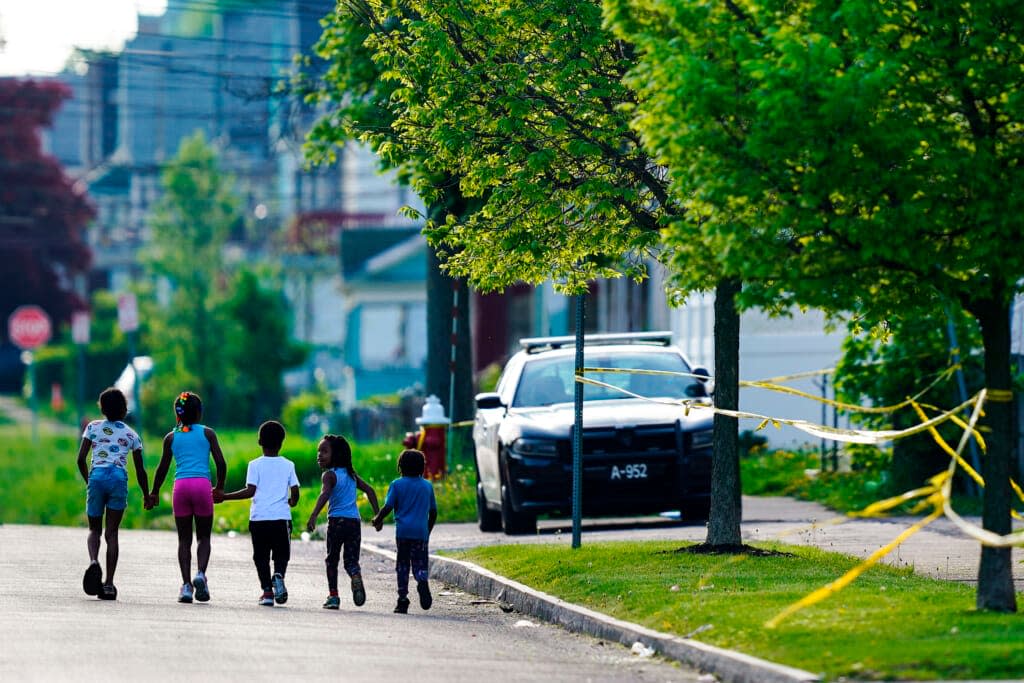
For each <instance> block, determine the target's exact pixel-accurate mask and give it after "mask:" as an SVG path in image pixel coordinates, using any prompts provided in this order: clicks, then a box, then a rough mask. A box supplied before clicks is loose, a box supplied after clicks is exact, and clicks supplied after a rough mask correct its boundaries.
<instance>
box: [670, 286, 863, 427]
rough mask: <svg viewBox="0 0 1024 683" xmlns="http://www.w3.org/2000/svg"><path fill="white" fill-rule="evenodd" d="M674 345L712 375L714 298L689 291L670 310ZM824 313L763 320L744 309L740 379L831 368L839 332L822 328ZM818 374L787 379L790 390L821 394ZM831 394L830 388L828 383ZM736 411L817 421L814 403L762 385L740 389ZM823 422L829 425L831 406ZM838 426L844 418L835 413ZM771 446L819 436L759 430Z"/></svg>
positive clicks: (837, 354) (748, 423)
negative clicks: (682, 302) (683, 302)
mask: <svg viewBox="0 0 1024 683" xmlns="http://www.w3.org/2000/svg"><path fill="white" fill-rule="evenodd" d="M670 316H671V320H672V325H671V327H672V332H673V336H674V339H675V341H676V344H678V345H679V347H680V348H681V349H682V350H683V352H684V353H685V354H686V355H687V356H688V357H689V359H690V361H691V362H693V363H694V364H695V365H703V366H704V367H706V368H708V369H709V370H710V371H711V372H712V374H714V296H712V295H710V294H703V295H700V294H698V295H693V296H691V297H690V299H689V300H687V303H686V305H685V306H683V307H681V308H678V309H674V310H671V311H670ZM824 328H825V322H824V316H823V315H822V314H821V313H820V312H818V311H811V312H807V313H800V312H795V313H794V315H793V317H792V318H776V319H772V318H768V317H767V316H765V315H764V314H763V313H761V312H759V311H748V312H746V313H744V314H743V315H742V316H741V320H740V379H741V380H763V379H769V378H774V377H779V376H782V375H790V374H796V373H800V372H808V371H812V370H820V369H824V368H831V367H834V366H835V364H836V362H838V360H839V357H840V355H841V354H840V346H841V344H842V340H843V336H844V335H843V332H841V331H837V332H832V333H827V332H825V329H824ZM820 381H821V380H820V378H815V379H803V380H797V381H792V382H786V383H785V385H786V386H789V387H792V388H794V389H799V390H801V391H804V392H807V393H809V394H814V395H815V396H820V395H821V385H820ZM828 396H829V398H832V396H833V393H832V388H831V386H829V387H828ZM740 410H743V411H747V412H752V413H759V414H762V415H767V416H770V417H779V418H788V419H799V420H807V421H809V422H815V423H820V422H821V421H822V410H821V404H820V403H819V402H817V401H813V400H810V399H805V398H801V397H798V396H792V395H787V394H782V393H778V392H773V391H767V390H764V389H753V388H741V389H740ZM826 423H827V424H829V425H831V424H832V410H831V409H829V410H828V411H827V417H826ZM757 424H758V422H757V421H756V420H742V421H741V422H740V429H741V430H744V429H754V428H756V427H757ZM839 424H840V426H845V424H846V421H845V420H844V419H843V418H842V417H840V422H839ZM760 434H761V435H763V436H765V437H767V438H768V440H769V443H770V444H771V445H772V446H776V447H783V446H785V447H793V446H797V445H801V444H810V445H814V446H817V445H818V444H819V443H820V442H819V440H817V439H815V438H813V437H811V436H810V435H808V434H805V433H804V432H801V431H800V430H797V429H794V428H792V427H786V426H783V427H781V428H780V429H776V428H775V427H771V426H769V427H766V428H765V429H764V430H762V431H761V432H760Z"/></svg>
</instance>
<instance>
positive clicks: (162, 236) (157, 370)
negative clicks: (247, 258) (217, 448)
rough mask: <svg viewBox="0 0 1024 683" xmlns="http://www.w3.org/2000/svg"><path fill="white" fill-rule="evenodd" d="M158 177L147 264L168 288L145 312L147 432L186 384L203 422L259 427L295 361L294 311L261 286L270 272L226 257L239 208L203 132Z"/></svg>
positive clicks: (164, 417) (298, 357)
mask: <svg viewBox="0 0 1024 683" xmlns="http://www.w3.org/2000/svg"><path fill="white" fill-rule="evenodd" d="M162 183H163V190H164V194H163V196H162V197H161V198H160V200H159V201H158V202H157V204H156V206H155V207H154V210H153V214H152V221H151V225H152V228H153V239H152V243H151V244H152V247H151V251H150V252H149V254H148V257H147V258H148V261H147V262H148V266H149V268H150V270H151V272H152V273H153V274H154V275H155V276H157V277H158V278H161V279H162V280H163V281H164V282H166V283H167V284H168V285H169V286H168V287H167V290H169V291H168V293H167V294H166V296H164V297H160V296H157V297H156V298H157V299H161V298H163V300H162V301H159V300H158V301H156V302H154V303H153V304H152V305H151V308H152V314H151V315H150V316H148V317H149V318H150V327H149V334H148V335H147V337H148V338H147V342H148V344H147V345H148V346H149V348H151V349H152V353H153V357H154V374H153V378H152V379H151V380H150V382H149V383H148V384H147V391H146V393H145V395H144V403H146V404H147V406H146V410H145V411H144V413H143V414H144V415H145V416H146V418H147V422H148V423H150V428H152V429H157V428H158V425H160V424H164V425H166V423H167V422H168V419H169V417H170V415H169V413H168V410H167V405H166V404H165V401H167V400H168V397H170V396H174V395H176V394H177V393H178V392H180V391H183V390H186V389H187V390H191V391H195V392H197V393H198V394H199V395H200V396H202V397H203V401H204V404H205V408H204V416H205V417H206V419H209V420H211V421H221V422H225V423H231V424H242V425H247V426H249V425H255V424H258V423H259V422H260V421H261V420H265V419H268V418H269V417H270V416H272V415H276V414H278V412H279V411H280V408H281V404H282V401H283V393H284V392H283V387H282V377H281V375H282V372H283V371H284V370H285V369H287V368H289V367H293V366H295V365H297V364H298V363H300V362H301V361H302V356H303V354H302V351H301V349H300V347H298V346H296V345H295V344H294V343H293V342H291V341H290V339H289V330H290V328H291V311H290V310H289V309H288V307H287V305H286V303H285V300H284V297H283V294H282V292H281V289H280V287H275V286H272V285H268V284H264V283H265V282H269V281H272V280H271V278H270V277H269V276H265V275H263V274H257V273H256V272H255V271H253V270H251V269H248V268H245V267H238V266H233V265H232V264H231V263H229V262H228V261H227V260H226V259H225V245H226V243H227V238H228V235H229V234H230V232H231V229H232V227H233V226H235V225H236V224H237V223H238V221H240V220H241V214H240V212H239V209H238V199H237V197H236V196H235V194H234V191H233V185H232V179H231V178H230V177H229V176H228V175H226V174H224V173H223V172H222V171H221V170H220V165H219V163H218V159H217V155H216V152H215V151H214V150H213V149H212V148H211V147H210V146H209V145H208V144H207V143H206V141H205V139H204V138H203V136H202V134H200V133H197V134H196V135H194V136H193V137H191V138H188V139H186V140H185V141H184V142H182V144H181V148H180V150H179V152H178V155H177V156H176V157H175V158H174V159H173V160H172V161H171V162H170V163H168V164H167V166H166V167H165V169H164V171H163V178H162ZM157 290H158V291H160V290H161V288H160V287H158V288H157Z"/></svg>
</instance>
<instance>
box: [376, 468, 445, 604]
mask: <svg viewBox="0 0 1024 683" xmlns="http://www.w3.org/2000/svg"><path fill="white" fill-rule="evenodd" d="M425 465H426V460H425V458H424V457H423V453H422V452H420V451H417V450H413V449H407V450H404V451H402V454H401V455H400V456H398V471H399V473H400V474H401V475H402V476H400V477H399V478H398V479H395V480H394V481H392V482H391V485H390V486H389V487H388V495H387V497H386V498H385V499H384V507H382V508H381V509H380V512H378V513H377V514H376V515H375V516H374V518H373V527H374V528H375V529H376V530H377V531H380V530H381V528H383V526H384V519H385V518H386V517H387V516H388V515H389V514H391V511H392V510H394V512H395V544H396V545H397V546H398V553H397V554H398V557H397V558H396V559H395V572H396V573H397V574H398V604H397V605H395V613H396V614H407V613H408V612H409V569H410V567H411V568H412V573H413V576H414V577H415V578H416V592H417V593H419V596H420V607H422V608H423V609H430V605H431V604H433V597H432V596H431V595H430V584H429V583H428V579H429V578H430V575H429V567H428V564H427V562H428V555H429V550H428V543H429V540H430V532H431V531H433V529H434V522H436V521H437V500H436V499H435V498H434V487H433V486H431V484H430V482H429V481H427V480H426V479H424V478H423V470H424V467H425Z"/></svg>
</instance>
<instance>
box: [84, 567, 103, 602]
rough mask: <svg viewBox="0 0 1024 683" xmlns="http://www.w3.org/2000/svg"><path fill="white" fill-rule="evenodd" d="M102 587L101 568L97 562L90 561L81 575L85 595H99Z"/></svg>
mask: <svg viewBox="0 0 1024 683" xmlns="http://www.w3.org/2000/svg"><path fill="white" fill-rule="evenodd" d="M102 588H103V570H102V569H101V568H100V563H99V562H92V563H90V564H89V568H88V569H86V570H85V576H83V577H82V590H84V591H85V594H86V595H99V594H100V590H102Z"/></svg>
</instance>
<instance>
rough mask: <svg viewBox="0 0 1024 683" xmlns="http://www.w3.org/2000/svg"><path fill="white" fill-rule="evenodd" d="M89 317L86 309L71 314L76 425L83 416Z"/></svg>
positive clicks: (79, 423) (80, 423)
mask: <svg viewBox="0 0 1024 683" xmlns="http://www.w3.org/2000/svg"><path fill="white" fill-rule="evenodd" d="M90 323H91V319H90V316H89V312H88V311H75V312H74V313H72V314H71V341H73V342H74V343H75V346H77V347H78V411H77V412H78V425H79V426H81V425H82V422H83V419H84V417H85V347H86V345H87V344H88V343H89V327H90Z"/></svg>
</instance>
